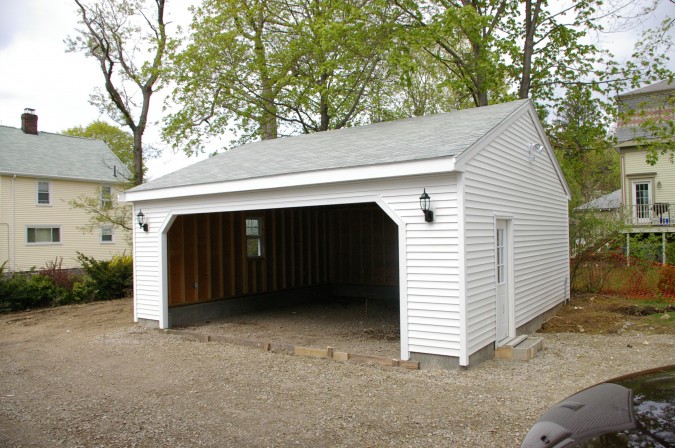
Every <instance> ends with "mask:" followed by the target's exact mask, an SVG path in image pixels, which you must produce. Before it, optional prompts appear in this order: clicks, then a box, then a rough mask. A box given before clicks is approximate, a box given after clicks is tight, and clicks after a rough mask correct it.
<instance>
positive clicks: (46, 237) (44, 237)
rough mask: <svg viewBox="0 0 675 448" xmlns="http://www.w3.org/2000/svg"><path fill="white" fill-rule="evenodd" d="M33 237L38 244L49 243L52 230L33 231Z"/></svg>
mask: <svg viewBox="0 0 675 448" xmlns="http://www.w3.org/2000/svg"><path fill="white" fill-rule="evenodd" d="M35 236H36V241H37V242H38V243H51V242H52V229H35Z"/></svg>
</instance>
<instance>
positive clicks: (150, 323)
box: [138, 319, 159, 328]
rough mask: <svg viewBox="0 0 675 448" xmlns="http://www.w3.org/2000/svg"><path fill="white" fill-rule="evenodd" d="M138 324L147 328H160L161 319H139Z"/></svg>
mask: <svg viewBox="0 0 675 448" xmlns="http://www.w3.org/2000/svg"><path fill="white" fill-rule="evenodd" d="M138 325H140V326H141V327H145V328H159V321H158V320H153V319H138Z"/></svg>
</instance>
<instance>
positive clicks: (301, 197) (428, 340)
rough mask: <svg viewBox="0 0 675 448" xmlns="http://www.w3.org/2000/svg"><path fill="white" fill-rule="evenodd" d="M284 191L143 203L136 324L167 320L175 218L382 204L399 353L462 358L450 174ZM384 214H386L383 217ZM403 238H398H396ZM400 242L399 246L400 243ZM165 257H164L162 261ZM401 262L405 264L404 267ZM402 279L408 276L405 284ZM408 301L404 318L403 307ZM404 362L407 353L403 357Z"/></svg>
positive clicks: (137, 245)
mask: <svg viewBox="0 0 675 448" xmlns="http://www.w3.org/2000/svg"><path fill="white" fill-rule="evenodd" d="M423 188H426V190H427V193H428V194H429V196H430V197H431V209H432V210H433V211H434V222H432V223H427V222H425V221H424V214H423V213H422V211H421V210H420V206H419V197H420V194H421V193H422V191H423ZM307 192H308V189H307V188H285V189H276V190H271V191H270V190H267V191H260V192H245V193H236V194H221V195H209V196H201V197H198V198H194V197H192V198H180V199H171V200H161V201H144V202H142V203H141V202H138V203H136V204H134V207H135V209H136V210H138V209H140V208H142V209H143V213H144V214H145V216H146V219H147V220H148V224H149V228H150V230H149V232H147V233H144V232H140V231H138V229H135V230H134V243H135V244H134V260H135V279H136V281H135V288H136V290H135V298H136V318H137V319H138V318H140V319H149V320H156V321H160V323H161V324H163V325H165V326H166V325H167V322H165V321H164V319H165V317H163V316H165V314H164V313H166V310H165V309H163V308H164V307H165V305H162V300H163V298H162V294H163V292H162V291H163V288H164V285H163V282H162V273H161V270H162V265H163V263H164V262H165V261H164V260H162V259H161V256H162V254H163V251H160V243H161V242H162V236H161V235H160V230H161V229H163V228H164V230H166V229H167V228H168V227H169V225H170V221H171V218H170V217H171V216H172V214H173V215H174V216H175V215H176V214H194V213H210V212H225V211H237V210H260V209H273V208H286V207H299V206H315V205H333V204H347V203H357V202H379V201H381V204H383V205H384V206H385V207H387V208H388V209H389V211H390V212H393V213H395V215H396V216H397V219H398V220H399V221H402V223H403V229H402V230H403V233H401V228H400V227H399V246H400V247H399V254H404V256H403V257H402V258H403V260H399V266H401V285H404V286H403V287H404V288H405V291H403V292H404V294H402V298H401V301H402V303H401V306H402V313H403V314H404V315H403V316H402V323H401V324H402V328H403V331H404V332H405V331H406V330H405V329H406V322H407V336H406V335H405V334H404V335H403V340H402V347H404V348H407V351H409V352H421V353H433V354H440V355H447V356H459V346H460V340H459V335H460V327H459V322H460V315H459V313H460V306H459V297H460V294H459V286H458V278H459V243H458V230H457V189H456V184H455V175H454V174H448V175H444V176H438V175H437V176H426V177H408V178H397V179H392V180H384V181H382V180H381V181H370V182H352V183H345V184H334V185H320V186H315V187H313V188H312V189H311V195H308V194H307ZM385 212H387V210H385ZM401 235H402V237H401ZM401 238H403V240H402V239H401ZM164 256H166V255H165V254H164ZM401 261H403V263H401ZM406 275H407V277H405V276H406ZM406 300H407V311H406V306H405V302H406ZM402 357H403V358H404V359H407V352H406V353H402Z"/></svg>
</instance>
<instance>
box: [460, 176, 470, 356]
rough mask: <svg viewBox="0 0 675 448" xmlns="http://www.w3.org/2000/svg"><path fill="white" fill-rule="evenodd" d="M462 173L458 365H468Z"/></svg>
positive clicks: (462, 183) (461, 178) (461, 187)
mask: <svg viewBox="0 0 675 448" xmlns="http://www.w3.org/2000/svg"><path fill="white" fill-rule="evenodd" d="M465 193H466V191H465V185H464V175H463V174H462V173H457V239H458V241H459V269H458V270H459V365H460V366H468V365H469V330H468V324H467V321H466V319H467V306H466V241H465V224H466V223H465V218H466V215H465V206H464V195H465Z"/></svg>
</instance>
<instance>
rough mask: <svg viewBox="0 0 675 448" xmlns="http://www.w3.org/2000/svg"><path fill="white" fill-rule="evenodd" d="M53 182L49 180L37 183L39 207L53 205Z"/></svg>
mask: <svg viewBox="0 0 675 448" xmlns="http://www.w3.org/2000/svg"><path fill="white" fill-rule="evenodd" d="M51 196H52V195H51V182H49V181H48V180H39V181H37V203H38V205H50V204H51V203H52V197H51Z"/></svg>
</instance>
